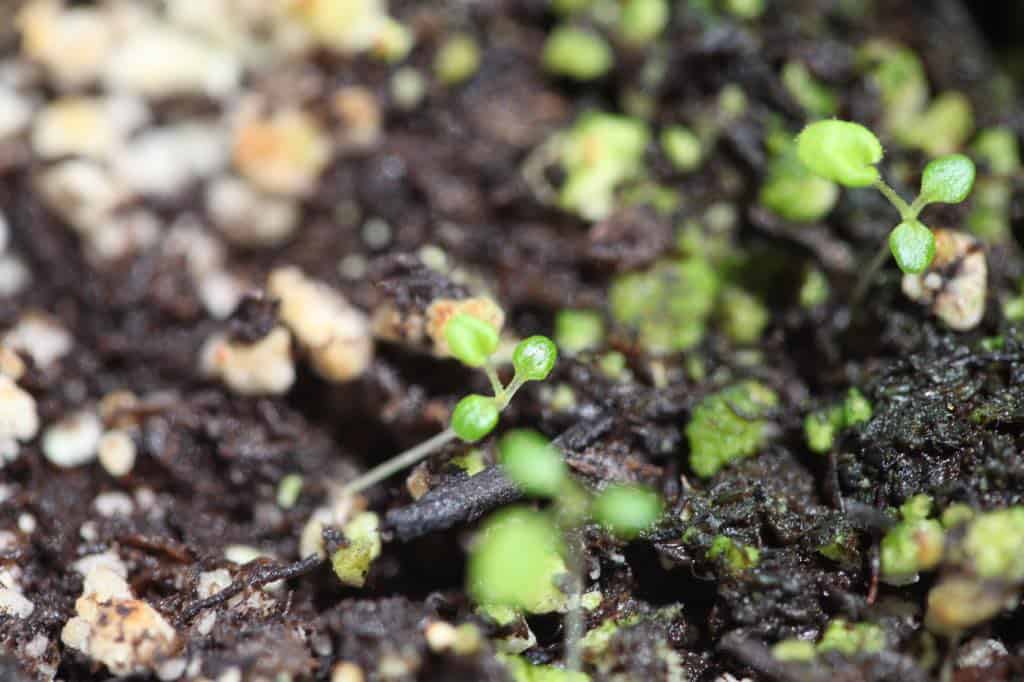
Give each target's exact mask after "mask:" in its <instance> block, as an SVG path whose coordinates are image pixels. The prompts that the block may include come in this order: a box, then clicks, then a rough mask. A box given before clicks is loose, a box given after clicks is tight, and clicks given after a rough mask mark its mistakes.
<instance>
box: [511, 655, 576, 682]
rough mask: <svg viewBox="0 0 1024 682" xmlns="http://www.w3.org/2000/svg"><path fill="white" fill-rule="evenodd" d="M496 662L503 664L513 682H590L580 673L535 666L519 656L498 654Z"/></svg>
mask: <svg viewBox="0 0 1024 682" xmlns="http://www.w3.org/2000/svg"><path fill="white" fill-rule="evenodd" d="M498 660H500V661H501V662H502V663H504V664H505V668H506V669H507V670H508V672H509V673H511V675H512V679H513V681H514V682H590V677H589V676H588V675H585V674H583V673H581V672H578V671H572V670H562V669H561V668H556V667H554V666H551V665H537V664H535V663H530V662H529V661H527V660H526V659H524V658H523V657H521V656H512V655H509V654H500V655H499V656H498Z"/></svg>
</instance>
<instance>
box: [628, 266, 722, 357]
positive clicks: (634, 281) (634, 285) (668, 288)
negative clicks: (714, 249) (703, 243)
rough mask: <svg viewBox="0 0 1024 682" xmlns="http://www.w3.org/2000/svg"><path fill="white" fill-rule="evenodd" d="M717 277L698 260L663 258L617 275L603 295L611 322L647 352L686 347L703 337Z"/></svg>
mask: <svg viewBox="0 0 1024 682" xmlns="http://www.w3.org/2000/svg"><path fill="white" fill-rule="evenodd" d="M718 288H719V278H718V275H717V273H716V272H715V270H714V269H713V268H712V267H711V266H710V265H709V264H708V262H707V261H705V260H704V259H703V258H685V259H680V260H665V261H660V262H658V263H656V264H654V265H653V266H652V267H651V268H650V269H648V270H645V271H640V272H630V273H625V274H623V275H619V276H618V277H616V278H615V280H614V281H613V282H612V285H611V288H610V290H609V292H608V298H609V304H610V308H611V314H612V318H613V319H614V320H615V321H616V322H617V323H619V324H621V325H624V326H626V327H630V328H631V329H633V330H635V331H636V332H637V334H638V337H639V338H638V340H639V342H640V345H641V346H642V347H643V348H644V350H645V351H647V352H648V353H652V354H667V353H674V352H677V351H682V350H687V349H689V348H692V347H693V346H695V345H696V344H697V343H699V342H700V340H701V339H702V338H703V337H704V331H705V327H706V322H707V318H708V316H709V315H710V313H711V310H712V308H713V306H714V303H715V298H716V297H717V294H718Z"/></svg>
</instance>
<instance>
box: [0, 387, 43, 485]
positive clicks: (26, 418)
mask: <svg viewBox="0 0 1024 682" xmlns="http://www.w3.org/2000/svg"><path fill="white" fill-rule="evenodd" d="M38 432H39V413H38V412H37V410H36V401H35V398H33V397H32V396H31V395H30V394H29V393H28V392H26V391H24V390H22V389H21V387H19V386H18V385H17V384H16V383H14V381H13V380H12V379H11V378H10V377H8V376H6V375H0V451H2V452H0V467H2V466H3V460H4V459H14V457H15V456H17V453H18V443H19V442H26V441H29V440H32V439H33V438H35V437H36V434H37V433H38Z"/></svg>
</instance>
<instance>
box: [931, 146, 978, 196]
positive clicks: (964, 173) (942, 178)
mask: <svg viewBox="0 0 1024 682" xmlns="http://www.w3.org/2000/svg"><path fill="white" fill-rule="evenodd" d="M974 175H975V170H974V162H973V161H971V160H970V159H969V158H967V157H966V156H964V155H963V154H949V155H947V156H942V157H939V158H937V159H935V160H934V161H932V162H930V163H929V164H928V165H927V166H925V167H924V173H923V174H922V175H921V198H922V199H924V201H925V202H926V203H932V202H938V203H942V204H959V203H960V202H961V201H963V200H964V199H966V198H967V195H968V194H970V193H971V187H973V186H974Z"/></svg>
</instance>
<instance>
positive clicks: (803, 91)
mask: <svg viewBox="0 0 1024 682" xmlns="http://www.w3.org/2000/svg"><path fill="white" fill-rule="evenodd" d="M782 85H783V86H785V88H786V90H787V92H789V94H790V96H791V97H792V98H793V99H794V100H796V103H797V104H799V105H800V107H801V108H802V109H803V110H804V111H805V112H807V114H808V115H809V116H812V117H814V118H827V117H829V116H834V115H835V113H836V110H837V109H838V104H837V102H836V95H835V93H834V92H832V90H831V89H829V88H828V87H826V86H824V85H822V84H821V83H819V82H818V81H817V80H815V79H814V76H812V75H811V72H810V71H809V70H808V69H807V67H806V66H804V65H803V64H802V63H800V62H786V65H785V66H783V67H782Z"/></svg>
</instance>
